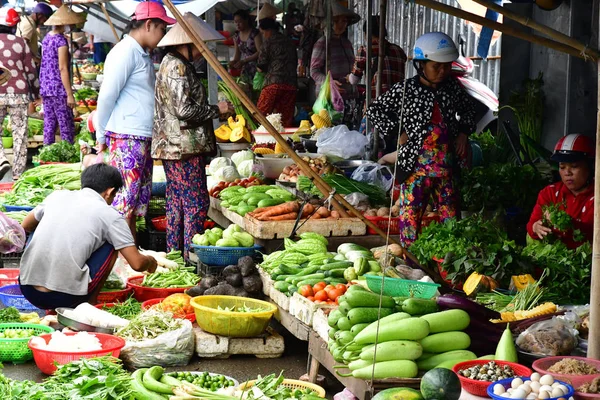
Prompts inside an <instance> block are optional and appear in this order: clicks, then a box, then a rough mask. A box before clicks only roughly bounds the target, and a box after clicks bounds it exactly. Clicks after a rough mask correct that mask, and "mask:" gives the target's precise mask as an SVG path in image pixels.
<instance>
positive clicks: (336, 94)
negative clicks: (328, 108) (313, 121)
mask: <svg viewBox="0 0 600 400" xmlns="http://www.w3.org/2000/svg"><path fill="white" fill-rule="evenodd" d="M328 76H329V75H328ZM330 82H331V84H330V86H331V98H330V100H331V104H332V106H333V109H334V110H335V111H337V112H340V113H343V112H344V99H343V98H342V94H341V93H340V90H339V89H338V87H337V85H336V84H335V81H334V80H333V79H331V81H330Z"/></svg>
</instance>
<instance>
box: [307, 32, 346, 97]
mask: <svg viewBox="0 0 600 400" xmlns="http://www.w3.org/2000/svg"><path fill="white" fill-rule="evenodd" d="M329 48H330V51H331V53H330V60H329V70H330V71H331V79H333V80H337V81H340V82H342V83H346V82H347V81H346V77H347V76H348V75H349V74H350V72H352V66H353V65H354V49H353V48H352V43H351V42H350V40H348V38H346V37H343V36H342V37H335V36H334V37H332V38H331V40H330V42H329ZM325 56H326V48H325V36H321V38H320V39H319V40H317V42H316V43H315V46H314V47H313V52H312V57H311V60H310V77H311V78H313V80H314V81H315V86H316V91H317V93H318V92H319V89H320V88H321V85H322V84H323V82H324V81H325V78H326V77H327V66H326V65H325V58H326V57H325ZM344 86H348V90H347V91H346V93H344V94H342V97H344V98H345V97H346V94H348V93H349V92H350V88H349V85H344Z"/></svg>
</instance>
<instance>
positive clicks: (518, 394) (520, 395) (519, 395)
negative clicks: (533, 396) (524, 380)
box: [510, 389, 527, 399]
mask: <svg viewBox="0 0 600 400" xmlns="http://www.w3.org/2000/svg"><path fill="white" fill-rule="evenodd" d="M526 396H527V393H525V391H524V390H523V389H515V390H514V391H513V392H512V393H511V395H510V398H511V399H524V398H525V397H526Z"/></svg>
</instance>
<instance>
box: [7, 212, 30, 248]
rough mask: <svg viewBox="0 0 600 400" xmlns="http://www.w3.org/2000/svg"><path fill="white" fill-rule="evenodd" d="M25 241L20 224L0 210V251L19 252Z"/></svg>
mask: <svg viewBox="0 0 600 400" xmlns="http://www.w3.org/2000/svg"><path fill="white" fill-rule="evenodd" d="M26 241H27V236H26V234H25V230H24V229H23V227H22V226H21V224H19V223H18V222H17V221H15V220H14V219H12V218H9V217H7V216H6V215H5V214H4V213H2V212H0V253H2V254H9V253H20V252H21V251H23V247H25V243H26Z"/></svg>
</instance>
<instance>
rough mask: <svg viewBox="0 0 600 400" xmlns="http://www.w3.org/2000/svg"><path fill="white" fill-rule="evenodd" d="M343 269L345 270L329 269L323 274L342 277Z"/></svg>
mask: <svg viewBox="0 0 600 400" xmlns="http://www.w3.org/2000/svg"><path fill="white" fill-rule="evenodd" d="M345 270H346V269H345V268H338V269H332V270H329V271H325V272H324V274H325V276H327V277H331V278H343V277H344V271H345Z"/></svg>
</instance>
